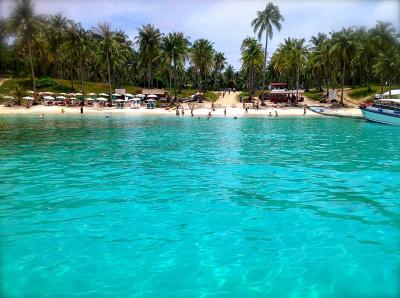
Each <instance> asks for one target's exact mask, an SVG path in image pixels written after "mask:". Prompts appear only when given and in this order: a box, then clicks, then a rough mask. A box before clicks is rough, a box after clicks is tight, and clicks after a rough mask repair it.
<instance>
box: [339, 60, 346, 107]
mask: <svg viewBox="0 0 400 298" xmlns="http://www.w3.org/2000/svg"><path fill="white" fill-rule="evenodd" d="M345 73H346V63H345V62H344V61H343V69H342V94H340V105H341V106H343V90H344V75H345Z"/></svg>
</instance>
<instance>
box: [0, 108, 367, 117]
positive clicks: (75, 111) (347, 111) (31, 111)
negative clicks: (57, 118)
mask: <svg viewBox="0 0 400 298" xmlns="http://www.w3.org/2000/svg"><path fill="white" fill-rule="evenodd" d="M61 109H64V114H62V113H61ZM210 111H211V109H210V108H199V109H195V110H193V116H194V117H207V115H208V113H209V112H210ZM226 112H227V114H226V117H238V118H240V117H271V118H275V112H277V113H278V117H299V116H303V113H304V109H303V108H302V107H298V108H296V107H288V108H283V107H280V108H272V107H271V108H269V107H268V108H263V109H259V110H255V109H249V110H248V113H245V110H244V109H243V108H232V107H228V108H226ZM106 113H109V114H110V115H132V116H148V115H154V116H173V117H177V116H176V112H175V110H165V109H162V108H155V109H146V108H140V109H130V108H125V109H115V108H94V107H84V108H83V115H85V114H86V115H105V114H106ZM270 113H271V116H269V114H270ZM42 114H44V115H80V108H79V107H65V106H44V105H35V106H32V107H30V108H26V107H22V106H17V107H5V106H0V115H42ZM211 115H212V117H224V108H216V109H215V111H211ZM334 115H337V116H344V117H361V116H362V114H361V112H360V110H359V109H355V108H343V109H338V110H337V111H336V113H335V114H334ZM306 116H308V117H310V116H311V117H323V116H325V115H321V114H319V113H315V112H313V111H311V110H309V109H307V111H306ZM180 117H182V115H180ZM184 117H191V114H190V109H188V108H187V109H185V116H184Z"/></svg>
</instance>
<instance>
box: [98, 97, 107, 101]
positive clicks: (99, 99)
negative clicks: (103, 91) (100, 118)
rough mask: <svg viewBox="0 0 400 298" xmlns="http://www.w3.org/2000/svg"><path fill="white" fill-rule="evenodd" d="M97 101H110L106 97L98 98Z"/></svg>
mask: <svg viewBox="0 0 400 298" xmlns="http://www.w3.org/2000/svg"><path fill="white" fill-rule="evenodd" d="M97 100H98V101H108V99H107V98H104V97H98V98H97Z"/></svg>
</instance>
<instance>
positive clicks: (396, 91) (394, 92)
mask: <svg viewBox="0 0 400 298" xmlns="http://www.w3.org/2000/svg"><path fill="white" fill-rule="evenodd" d="M390 93H391V94H392V95H400V89H395V90H392V91H391V92H390ZM382 95H384V96H389V91H387V92H385V93H383V94H382Z"/></svg>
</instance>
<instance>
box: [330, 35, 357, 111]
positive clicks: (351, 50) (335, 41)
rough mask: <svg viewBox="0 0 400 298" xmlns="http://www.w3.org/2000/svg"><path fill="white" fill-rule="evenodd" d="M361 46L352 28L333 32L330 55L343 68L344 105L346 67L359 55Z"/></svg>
mask: <svg viewBox="0 0 400 298" xmlns="http://www.w3.org/2000/svg"><path fill="white" fill-rule="evenodd" d="M358 48H359V44H358V43H357V41H356V40H355V38H354V36H353V30H352V29H351V28H347V29H346V28H343V29H342V30H341V31H340V32H332V47H331V49H330V50H329V53H330V54H331V55H332V57H333V59H334V60H335V61H337V63H338V65H339V66H340V67H341V72H342V76H341V77H342V78H341V89H342V93H341V95H340V104H341V105H343V90H344V79H345V75H346V66H348V65H349V64H350V61H351V59H353V58H354V56H355V55H356V53H357V49H358Z"/></svg>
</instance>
